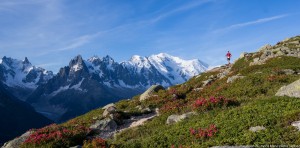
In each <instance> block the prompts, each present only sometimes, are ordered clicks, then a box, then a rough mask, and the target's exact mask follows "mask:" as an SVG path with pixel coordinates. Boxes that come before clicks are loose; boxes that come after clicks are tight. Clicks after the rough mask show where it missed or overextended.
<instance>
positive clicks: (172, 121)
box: [166, 112, 196, 124]
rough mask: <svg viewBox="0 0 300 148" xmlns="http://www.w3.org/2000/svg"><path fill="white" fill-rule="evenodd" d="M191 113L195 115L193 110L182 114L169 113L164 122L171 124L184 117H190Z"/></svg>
mask: <svg viewBox="0 0 300 148" xmlns="http://www.w3.org/2000/svg"><path fill="white" fill-rule="evenodd" d="M192 115H196V113H195V112H188V113H185V114H182V115H170V116H169V117H168V119H167V121H166V124H173V123H177V122H179V121H182V120H184V119H188V118H190V117H191V116H192Z"/></svg>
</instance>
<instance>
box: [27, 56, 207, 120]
mask: <svg viewBox="0 0 300 148" xmlns="http://www.w3.org/2000/svg"><path fill="white" fill-rule="evenodd" d="M154 56H156V57H155V58H157V59H155V58H153V57H154ZM137 57H139V59H134V58H137ZM151 57H152V58H151ZM206 68H207V64H205V63H203V62H201V61H200V60H189V61H185V60H182V59H180V58H178V57H174V56H170V55H168V54H158V55H152V56H150V57H140V56H133V57H132V58H131V61H125V62H120V63H118V62H115V61H114V59H113V58H111V57H110V56H108V55H107V56H105V57H103V58H99V57H97V56H93V57H91V58H88V59H87V60H84V59H83V58H82V56H81V55H77V56H75V57H74V58H73V59H71V60H70V62H69V64H68V66H65V67H62V68H61V69H60V70H59V72H58V73H57V74H56V75H55V76H53V78H52V79H50V80H49V81H48V82H47V83H45V84H41V85H40V86H38V87H37V89H36V90H35V91H34V92H33V93H32V94H30V95H29V97H28V98H27V99H26V101H27V102H29V103H30V104H32V106H34V107H35V109H36V110H37V111H38V112H40V113H44V114H45V115H46V116H47V117H48V118H50V119H52V120H55V121H64V120H66V119H68V118H71V117H74V116H78V115H80V114H82V113H85V112H87V111H89V110H90V109H94V108H96V107H99V106H101V105H104V104H106V103H110V102H113V101H117V100H120V99H125V98H130V97H132V96H134V95H136V94H138V93H141V92H142V91H144V90H145V89H146V88H147V87H149V86H151V85H153V84H161V85H163V86H165V87H168V86H171V85H175V84H179V83H183V82H185V81H186V80H188V79H189V78H191V77H192V76H193V75H195V74H199V73H201V72H203V71H205V70H206ZM168 71H170V72H168ZM66 97H68V98H72V99H65V98H66ZM79 108H81V109H79ZM64 114H74V115H68V116H64ZM49 115H50V116H49Z"/></svg>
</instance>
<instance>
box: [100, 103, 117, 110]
mask: <svg viewBox="0 0 300 148" xmlns="http://www.w3.org/2000/svg"><path fill="white" fill-rule="evenodd" d="M111 106H114V107H116V105H115V104H114V103H110V104H107V105H105V106H104V107H102V109H107V108H108V107H111Z"/></svg>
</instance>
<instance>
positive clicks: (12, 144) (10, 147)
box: [1, 131, 33, 148]
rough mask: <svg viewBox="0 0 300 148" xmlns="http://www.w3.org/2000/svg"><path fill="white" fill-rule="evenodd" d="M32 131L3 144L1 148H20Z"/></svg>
mask: <svg viewBox="0 0 300 148" xmlns="http://www.w3.org/2000/svg"><path fill="white" fill-rule="evenodd" d="M32 133H33V132H32V131H28V132H26V133H25V134H23V135H21V136H20V137H18V138H15V139H14V140H11V141H9V142H7V143H5V144H4V145H3V146H2V147H1V148H17V147H20V145H21V144H22V143H23V142H24V141H25V140H26V139H27V138H28V137H29V136H30V134H32Z"/></svg>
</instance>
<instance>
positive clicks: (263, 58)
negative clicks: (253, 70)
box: [259, 51, 274, 60]
mask: <svg viewBox="0 0 300 148" xmlns="http://www.w3.org/2000/svg"><path fill="white" fill-rule="evenodd" d="M273 55H274V54H273V52H271V51H265V52H264V53H263V54H262V55H261V56H260V58H259V59H260V60H267V58H271V57H273Z"/></svg>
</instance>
